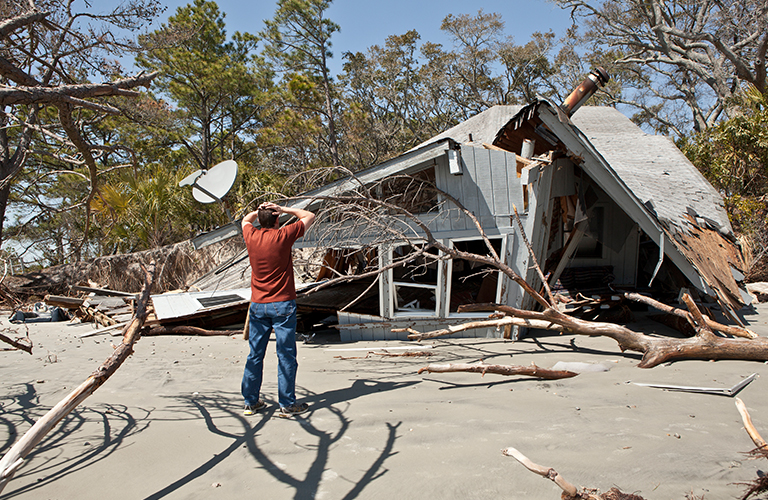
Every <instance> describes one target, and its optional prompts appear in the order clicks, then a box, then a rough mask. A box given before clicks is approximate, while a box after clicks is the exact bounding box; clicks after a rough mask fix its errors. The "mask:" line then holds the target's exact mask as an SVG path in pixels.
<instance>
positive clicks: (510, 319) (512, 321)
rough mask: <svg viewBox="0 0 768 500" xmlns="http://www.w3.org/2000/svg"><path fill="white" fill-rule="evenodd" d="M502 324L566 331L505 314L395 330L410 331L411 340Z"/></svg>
mask: <svg viewBox="0 0 768 500" xmlns="http://www.w3.org/2000/svg"><path fill="white" fill-rule="evenodd" d="M502 326H524V327H526V328H536V329H540V330H556V331H560V332H562V331H564V328H563V327H562V326H560V325H555V324H553V323H552V322H551V321H541V320H537V319H524V318H516V317H514V316H504V317H502V318H499V319H491V320H483V321H471V322H468V323H462V324H461V325H450V326H448V327H447V328H443V329H440V330H434V331H431V332H427V333H420V332H418V331H416V330H414V329H413V328H410V327H407V328H393V329H392V331H393V332H408V333H409V334H410V335H408V338H409V339H411V340H425V339H431V338H434V337H440V336H443V335H450V334H452V333H458V332H463V331H466V330H473V329H475V328H486V327H496V328H501V327H502Z"/></svg>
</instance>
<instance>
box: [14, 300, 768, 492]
mask: <svg viewBox="0 0 768 500" xmlns="http://www.w3.org/2000/svg"><path fill="white" fill-rule="evenodd" d="M757 312H758V313H759V314H755V315H749V316H747V320H748V321H749V322H750V324H751V326H752V328H753V329H754V330H755V331H757V332H758V333H759V334H760V335H762V336H768V304H761V305H759V306H758V309H757ZM632 326H633V327H634V328H636V329H640V330H643V331H646V332H654V331H661V330H663V327H661V326H659V325H657V324H655V323H652V322H649V321H640V322H637V323H635V324H633V325H632ZM0 327H2V330H3V331H4V332H5V333H6V335H8V334H9V332H10V331H11V330H13V331H15V332H19V331H21V332H23V331H24V329H25V326H24V325H21V326H19V325H11V324H10V323H9V322H8V321H6V320H3V322H2V325H0ZM26 328H28V329H29V335H30V337H31V339H32V340H33V341H34V353H33V355H31V356H30V355H28V354H26V353H22V352H0V380H2V387H1V388H0V391H1V394H2V396H1V397H0V454H4V453H5V452H7V451H8V449H9V448H10V446H11V444H12V443H13V442H14V441H15V440H16V438H17V437H18V436H20V435H22V434H23V433H24V432H26V431H27V430H28V429H29V427H30V425H31V423H32V422H33V421H35V420H36V419H37V418H39V417H40V416H41V415H43V414H44V412H46V411H47V410H48V409H50V408H51V407H52V406H53V405H54V404H56V403H57V402H58V401H59V400H60V399H62V398H63V397H64V396H65V395H66V394H68V393H69V392H70V391H71V390H72V389H73V388H74V387H75V386H77V385H78V384H79V383H81V382H82V381H83V380H85V378H86V377H87V376H88V375H89V373H90V372H91V371H93V370H94V369H95V368H96V367H97V366H98V365H99V364H101V362H102V361H104V360H105V359H106V358H107V357H108V356H109V354H110V352H111V351H112V347H111V344H112V343H113V342H114V343H116V342H118V341H119V339H118V338H116V337H111V336H109V335H101V336H97V337H88V338H84V339H79V338H78V337H77V336H78V335H79V334H82V333H84V332H87V331H89V330H92V329H93V328H94V327H93V326H92V325H67V324H63V323H55V324H53V323H37V324H27V325H26ZM402 346H409V347H413V346H414V344H412V343H410V344H409V343H407V342H377V343H352V344H342V343H339V342H334V341H333V337H328V338H323V339H321V340H320V341H319V342H317V343H302V344H300V346H299V362H300V367H299V376H298V388H297V390H298V394H299V396H300V398H301V400H303V401H307V402H308V403H309V404H310V405H311V412H310V413H308V414H306V415H305V416H304V417H296V418H294V419H283V418H279V417H277V414H276V413H277V412H276V410H277V409H276V408H275V404H276V403H275V400H276V389H277V382H276V377H277V376H276V371H275V364H276V358H275V356H274V345H273V344H271V345H270V348H269V353H268V357H267V369H266V373H265V387H264V392H265V399H266V400H267V401H268V402H269V403H271V405H270V407H269V408H268V410H267V411H265V412H264V413H262V414H258V415H255V416H252V417H244V416H243V415H242V406H241V397H240V394H239V386H240V377H241V375H242V366H243V360H244V358H245V355H246V351H247V343H246V342H244V341H243V340H242V338H239V337H235V338H233V337H215V338H200V337H147V338H144V339H141V340H140V341H139V342H138V344H137V345H136V352H135V354H134V355H133V356H132V357H131V358H129V359H128V361H127V362H126V363H125V364H124V365H123V366H122V367H121V368H120V369H119V370H118V371H117V373H116V374H115V375H114V376H113V377H112V378H111V379H110V380H109V381H107V383H106V384H105V385H104V386H102V387H101V388H100V389H99V390H98V391H97V392H96V393H95V394H94V395H92V396H91V397H90V398H88V399H87V400H86V401H85V403H83V404H82V405H81V406H80V407H79V408H78V409H77V410H76V411H74V412H73V413H72V414H70V415H69V416H68V417H67V418H66V419H65V420H64V421H62V422H61V423H60V424H59V425H58V426H57V427H56V429H55V431H53V432H51V433H50V434H49V435H48V436H47V437H46V438H45V440H44V441H43V442H42V443H41V444H40V445H39V446H38V447H37V448H36V450H35V451H34V452H33V453H32V454H31V455H30V456H29V457H28V460H27V461H26V462H25V464H24V465H23V466H22V467H21V469H19V471H18V472H17V473H16V476H15V477H14V479H13V480H12V481H11V482H10V483H9V484H8V486H7V487H6V488H5V491H4V492H3V494H2V495H0V497H2V498H36V499H37V498H41V499H74V498H77V499H103V498H105V497H106V498H114V499H136V498H147V499H158V498H169V499H171V498H184V499H190V498H191V499H194V498H205V499H209V498H214V499H215V498H227V499H229V498H246V497H248V498H275V499H283V498H286V499H287V498H296V499H310V498H316V499H351V498H414V499H415V498H451V499H453V498H456V499H459V498H460V499H474V498H478V499H479V498H483V499H486V498H520V499H558V498H559V497H560V493H559V490H558V489H557V487H556V486H555V485H554V484H553V483H551V482H550V481H548V480H546V479H543V478H541V477H539V476H536V475H534V474H533V473H531V472H529V471H527V470H526V469H524V468H523V467H522V466H521V465H520V464H518V463H517V462H516V461H515V460H514V459H512V458H508V457H504V456H502V455H501V453H500V450H501V449H502V448H505V447H509V446H514V447H516V448H518V449H519V450H521V451H522V452H523V453H525V454H526V455H528V456H529V457H530V458H531V459H532V460H533V461H535V462H537V463H539V464H542V465H546V466H549V467H554V468H555V469H556V470H557V471H558V472H560V474H562V475H563V476H564V477H565V478H566V479H568V480H570V481H571V482H573V483H574V484H577V485H580V486H589V487H597V488H600V489H601V490H602V491H606V490H608V489H609V488H611V487H612V486H616V487H618V488H620V489H621V490H623V491H625V492H634V493H637V494H640V495H643V496H644V497H646V498H649V499H650V498H652V499H684V498H686V495H695V496H697V497H701V496H702V495H703V497H704V498H705V499H708V500H714V499H721V498H738V497H739V493H740V492H742V491H743V489H744V487H743V486H741V485H738V484H735V483H740V482H745V481H749V480H751V479H753V478H755V477H756V475H757V474H758V473H761V472H760V471H761V470H766V469H767V468H768V463H766V462H765V461H764V460H750V459H748V458H747V457H746V456H745V454H744V452H747V451H749V450H750V449H751V448H753V446H752V442H751V440H750V439H749V437H748V436H747V434H746V432H745V431H744V429H743V427H742V423H741V419H740V417H739V414H738V412H737V410H736V407H735V405H734V399H733V398H730V397H725V396H715V395H707V394H693V393H686V392H673V391H664V390H660V389H655V388H649V387H641V386H637V385H634V384H633V382H645V383H663V384H681V385H692V386H705V387H722V388H726V387H730V386H732V385H734V384H735V383H737V382H738V381H740V380H742V379H743V378H744V377H746V376H748V375H750V374H751V373H758V374H759V375H760V377H758V378H757V379H756V380H755V381H753V382H752V383H751V384H750V385H748V386H747V387H746V388H744V389H743V390H742V391H741V392H740V393H739V397H741V398H742V399H743V400H744V402H745V403H746V405H747V407H748V408H749V410H750V413H751V415H752V419H753V421H754V422H755V425H756V427H757V428H758V429H759V430H762V432H763V434H764V435H765V436H768V399H766V398H765V386H766V384H768V376H766V375H768V366H766V364H765V363H757V362H744V361H718V362H707V361H683V362H677V363H672V364H668V365H664V366H659V367H656V368H653V369H650V370H644V369H640V368H637V367H636V365H637V363H638V356H636V355H634V354H622V353H621V352H620V351H619V349H618V348H617V346H616V343H615V342H613V341H612V340H609V339H605V338H589V337H580V336H571V335H552V334H549V335H543V336H539V337H538V338H537V339H535V340H534V339H528V340H523V341H520V342H516V343H512V342H508V341H501V340H490V339H487V340H486V339H454V340H451V339H446V340H437V341H430V342H426V343H424V344H423V345H422V346H423V351H426V352H430V353H432V356H431V357H429V358H411V357H409V358H406V357H384V356H379V355H371V356H369V357H367V358H365V355H366V353H367V351H368V350H376V351H377V352H381V351H382V349H384V348H385V347H402ZM391 352H396V353H400V352H403V351H391ZM344 358H347V359H344ZM349 358H357V359H349ZM480 359H484V360H485V361H486V362H488V363H499V364H516V365H527V364H530V363H532V362H535V363H536V364H537V365H538V366H541V367H551V366H552V365H554V364H555V363H556V362H558V361H564V362H584V363H599V364H602V365H604V366H606V367H609V368H610V370H609V371H607V372H590V373H582V374H581V375H579V376H577V377H575V378H571V379H567V380H560V381H550V382H547V381H541V380H535V379H531V378H526V377H502V376H498V375H492V374H487V375H485V376H484V377H481V376H480V375H479V374H470V373H449V374H424V375H418V374H417V373H416V372H417V370H418V368H420V367H422V366H425V365H426V364H428V363H429V362H432V363H445V362H474V361H478V360H480ZM761 394H762V395H763V396H760V395H761Z"/></svg>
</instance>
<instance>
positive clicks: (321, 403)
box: [146, 380, 419, 500]
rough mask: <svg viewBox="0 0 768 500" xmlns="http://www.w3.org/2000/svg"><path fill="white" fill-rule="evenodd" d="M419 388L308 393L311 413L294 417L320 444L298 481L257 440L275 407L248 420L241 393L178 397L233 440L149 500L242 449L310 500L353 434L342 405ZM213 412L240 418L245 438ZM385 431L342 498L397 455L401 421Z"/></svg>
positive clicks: (358, 387)
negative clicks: (317, 417)
mask: <svg viewBox="0 0 768 500" xmlns="http://www.w3.org/2000/svg"><path fill="white" fill-rule="evenodd" d="M417 383H419V381H413V382H382V381H374V380H355V381H354V383H353V384H352V386H351V387H345V388H341V389H336V390H333V391H327V392H324V393H322V394H313V393H308V395H307V396H306V398H305V399H306V400H307V402H308V403H309V404H310V411H309V412H308V413H306V414H303V415H301V416H299V417H295V418H296V419H297V420H300V423H301V428H302V429H303V430H304V431H305V432H307V433H308V434H310V435H312V436H314V437H315V438H316V439H317V444H316V445H315V446H313V448H314V452H315V457H314V459H313V461H312V464H311V466H310V467H309V470H308V471H307V473H306V475H305V476H304V477H303V478H300V477H295V476H294V475H292V474H290V473H288V472H286V471H284V470H282V468H281V467H279V466H278V465H277V464H276V463H275V462H274V461H273V460H272V459H271V458H270V457H269V455H268V454H267V453H265V452H264V451H263V450H262V449H261V447H260V446H259V443H258V441H257V435H258V434H259V432H260V431H261V430H262V429H263V428H264V426H265V425H266V424H267V423H268V422H269V421H270V419H271V418H270V417H272V416H273V415H274V413H275V409H274V408H273V409H271V410H268V411H267V412H264V413H262V414H260V415H261V418H260V419H254V418H253V417H250V418H246V417H244V416H243V415H242V414H241V409H240V406H239V405H238V404H237V403H234V402H233V401H238V402H239V399H240V397H239V394H238V395H235V394H232V395H231V397H226V396H221V395H217V396H213V397H205V396H184V397H181V398H176V399H177V400H178V401H180V402H181V403H182V404H183V405H186V406H187V408H188V410H187V411H190V412H194V413H197V414H199V415H201V416H202V417H203V419H204V420H205V422H206V426H207V427H208V430H209V432H211V433H213V434H216V435H218V436H222V437H226V438H229V439H231V440H232V442H231V443H230V445H229V446H227V447H226V448H225V449H224V450H222V451H221V452H220V453H217V454H215V455H214V456H213V457H212V458H210V459H208V460H206V461H205V462H204V463H202V464H200V465H199V466H198V467H196V468H195V469H194V470H191V471H190V472H189V473H187V474H185V475H184V476H183V477H180V478H178V479H177V480H176V481H174V482H172V483H170V484H169V485H168V486H166V487H165V488H163V489H161V490H159V491H157V492H156V493H153V494H152V495H149V496H148V497H146V499H147V500H156V499H160V498H163V497H165V496H166V495H168V494H170V493H172V492H174V491H176V490H178V489H179V488H181V487H183V486H184V485H186V484H187V483H189V482H190V481H192V480H194V479H196V478H198V477H200V476H202V475H203V474H205V473H206V472H208V471H210V470H211V469H213V468H214V467H216V466H217V465H219V464H220V463H222V462H223V461H224V460H225V459H227V458H228V457H229V456H230V455H231V454H232V453H233V452H234V451H235V450H237V449H239V448H241V447H243V446H245V447H246V448H247V449H248V451H249V453H250V454H251V456H252V457H253V458H254V459H255V460H256V462H258V463H259V464H260V465H261V468H262V469H263V470H264V471H266V472H268V473H269V474H271V475H272V476H273V477H274V478H275V479H276V480H278V481H280V482H281V483H284V484H286V485H288V486H291V487H292V488H294V490H295V494H294V498H295V499H312V498H314V496H315V493H316V492H317V490H318V488H319V487H320V483H321V480H322V474H323V471H325V470H326V466H327V464H328V460H329V458H330V451H331V447H332V446H333V444H334V443H337V442H338V441H339V440H340V439H341V438H342V437H343V436H344V435H345V433H346V432H347V430H348V429H349V425H350V421H349V419H347V418H346V417H345V415H344V410H342V409H340V406H342V405H341V403H349V402H350V401H352V400H354V399H357V398H360V397H364V396H368V395H371V394H375V393H378V392H384V391H393V390H398V389H404V388H406V387H409V386H411V385H414V384H417ZM318 410H327V411H329V412H330V413H331V414H332V415H334V416H335V417H336V418H337V419H338V422H339V426H338V428H337V429H336V430H334V431H326V430H322V429H320V428H318V427H317V426H315V425H313V423H312V414H313V413H314V412H316V411H318ZM214 411H215V412H222V413H224V414H225V417H224V419H225V420H226V422H227V424H229V423H230V422H231V419H236V420H237V421H238V422H239V424H240V426H241V428H242V433H233V432H227V431H224V430H222V429H221V428H219V426H218V425H217V422H216V420H217V419H215V418H214V417H213V416H212V412H214ZM324 420H325V419H324ZM386 426H387V439H386V443H385V445H384V447H383V449H382V451H381V453H380V454H379V456H378V458H377V459H376V460H374V461H373V463H371V465H370V466H369V467H368V469H367V470H366V472H365V473H364V474H363V476H362V477H361V479H360V480H359V481H357V482H356V483H355V485H354V487H353V488H352V489H351V490H350V491H349V492H348V493H347V494H346V495H345V496H344V497H343V498H344V499H352V498H356V497H357V496H358V495H359V494H360V493H361V492H362V491H363V490H364V489H365V487H366V486H367V485H368V484H370V483H371V482H372V481H374V480H375V479H377V478H379V477H381V475H382V474H384V473H386V469H384V468H383V465H384V463H385V462H386V460H387V459H388V458H389V457H391V456H393V455H394V453H393V452H392V450H393V448H394V444H395V441H396V439H397V438H398V436H397V429H398V427H399V426H400V422H398V423H397V424H395V425H393V424H390V423H388V422H387V423H386Z"/></svg>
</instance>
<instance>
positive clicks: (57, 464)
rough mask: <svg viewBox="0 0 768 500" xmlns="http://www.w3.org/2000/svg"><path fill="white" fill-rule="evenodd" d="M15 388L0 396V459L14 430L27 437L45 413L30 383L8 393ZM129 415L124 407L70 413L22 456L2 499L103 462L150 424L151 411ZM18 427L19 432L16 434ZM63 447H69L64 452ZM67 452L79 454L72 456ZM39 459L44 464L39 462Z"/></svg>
mask: <svg viewBox="0 0 768 500" xmlns="http://www.w3.org/2000/svg"><path fill="white" fill-rule="evenodd" d="M15 388H18V390H17V391H16V392H12V393H11V394H10V395H8V396H6V397H4V398H3V402H2V404H0V427H4V428H5V430H6V432H7V434H6V435H7V438H6V440H5V441H3V442H2V443H0V456H2V455H4V454H5V453H6V452H7V451H8V450H10V448H11V447H12V446H13V444H14V442H15V441H16V438H17V436H18V435H19V431H22V432H26V430H27V429H28V428H29V427H31V426H32V425H34V423H35V422H36V421H37V420H39V419H40V418H41V417H42V416H43V415H44V414H45V413H46V412H47V411H48V410H49V408H45V407H41V406H40V404H39V398H38V395H37V392H36V390H35V387H34V384H23V386H16V387H12V388H11V389H12V390H13V389H15ZM128 410H129V409H128V407H126V406H124V405H111V404H97V405H90V406H80V407H78V408H76V409H74V410H73V411H71V412H70V413H69V414H67V415H66V416H65V417H64V418H63V419H62V420H61V421H60V422H59V423H58V424H57V425H56V426H55V427H54V428H53V429H52V430H51V432H49V433H48V434H47V435H46V436H45V438H43V440H42V441H41V442H40V443H39V444H38V445H37V446H36V447H35V449H34V450H33V451H32V452H31V453H30V454H29V455H28V456H27V457H26V459H25V464H24V467H22V468H21V469H19V471H18V472H17V473H16V474H15V475H14V478H15V479H16V481H11V482H10V483H9V484H8V487H7V488H6V490H5V491H4V494H3V498H14V497H17V496H19V495H23V494H28V493H30V492H33V491H35V490H37V489H39V488H41V487H43V486H46V485H49V484H50V483H53V482H55V481H58V480H60V479H62V478H64V477H66V476H68V475H70V474H74V473H76V472H78V471H80V470H83V469H85V468H87V467H90V466H92V465H94V464H95V463H97V462H100V461H102V460H105V459H108V458H109V457H110V456H111V455H112V454H113V453H114V452H115V451H117V450H118V448H120V446H121V445H122V444H123V442H124V441H125V439H126V438H128V437H129V436H133V435H135V434H138V433H140V432H142V431H143V430H144V429H146V427H147V426H148V425H149V417H150V415H151V413H152V411H151V410H145V409H141V408H139V409H138V410H139V411H141V412H143V416H142V417H140V418H136V417H135V416H134V415H133V414H132V413H131V412H129V411H128ZM136 410H137V409H136V408H134V409H132V411H134V412H135V411H136ZM94 424H98V426H99V428H100V431H99V432H98V433H94V432H93V431H92V430H91V429H93V428H94ZM22 426H23V427H24V429H21V427H22ZM73 444H75V446H72V445H73ZM65 445H67V446H68V448H67V451H66V452H65V451H64V446H65ZM78 445H79V446H78ZM72 450H78V451H75V452H74V453H72ZM42 457H44V459H40V458H42ZM36 458H38V460H36ZM25 477H27V478H32V477H38V479H37V481H36V482H34V483H30V482H29V481H19V479H23V478H25ZM14 486H16V487H15V488H14Z"/></svg>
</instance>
